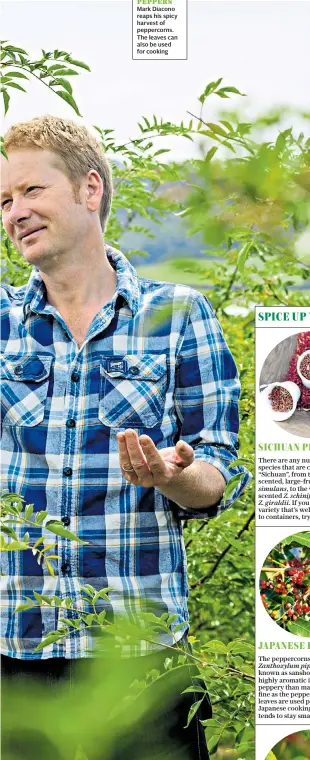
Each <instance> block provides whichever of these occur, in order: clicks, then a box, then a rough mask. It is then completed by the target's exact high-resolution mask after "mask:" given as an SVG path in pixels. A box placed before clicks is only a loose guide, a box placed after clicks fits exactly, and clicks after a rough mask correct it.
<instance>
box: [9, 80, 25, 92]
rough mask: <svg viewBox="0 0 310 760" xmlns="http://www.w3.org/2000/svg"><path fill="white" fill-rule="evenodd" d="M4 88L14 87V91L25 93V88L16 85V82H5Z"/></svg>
mask: <svg viewBox="0 0 310 760" xmlns="http://www.w3.org/2000/svg"><path fill="white" fill-rule="evenodd" d="M6 87H14V88H15V90H21V91H22V92H26V90H25V88H24V87H22V86H21V85H20V84H17V82H7V83H6Z"/></svg>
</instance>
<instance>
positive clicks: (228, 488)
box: [224, 472, 244, 502]
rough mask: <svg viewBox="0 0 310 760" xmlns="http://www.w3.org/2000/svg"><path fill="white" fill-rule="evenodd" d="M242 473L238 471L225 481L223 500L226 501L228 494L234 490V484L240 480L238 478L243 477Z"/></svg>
mask: <svg viewBox="0 0 310 760" xmlns="http://www.w3.org/2000/svg"><path fill="white" fill-rule="evenodd" d="M243 476H244V473H243V472H238V473H237V474H236V475H233V476H232V478H230V480H229V481H228V483H227V486H226V488H225V491H224V501H225V502H226V501H228V499H229V498H230V496H231V495H232V493H233V491H234V490H235V488H236V486H237V485H238V483H239V482H240V480H241V479H242V478H243Z"/></svg>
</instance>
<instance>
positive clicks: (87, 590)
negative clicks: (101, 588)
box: [81, 583, 96, 599]
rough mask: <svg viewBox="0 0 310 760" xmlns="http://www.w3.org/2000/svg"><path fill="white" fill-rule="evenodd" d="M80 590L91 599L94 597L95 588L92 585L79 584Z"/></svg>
mask: <svg viewBox="0 0 310 760" xmlns="http://www.w3.org/2000/svg"><path fill="white" fill-rule="evenodd" d="M81 591H84V593H85V594H87V596H90V598H91V599H93V598H94V596H95V593H96V589H95V588H94V587H93V586H90V585H89V583H86V585H85V586H81Z"/></svg>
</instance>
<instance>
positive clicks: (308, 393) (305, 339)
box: [282, 331, 310, 409]
mask: <svg viewBox="0 0 310 760" xmlns="http://www.w3.org/2000/svg"><path fill="white" fill-rule="evenodd" d="M309 349H310V331H307V332H302V333H299V335H298V336H297V345H296V351H295V353H294V355H293V356H292V358H291V361H290V365H289V369H288V373H287V375H286V376H285V377H283V378H282V380H292V382H293V383H297V385H298V386H299V388H300V391H301V394H300V398H299V401H298V407H302V408H304V409H310V388H306V387H305V386H304V385H303V383H302V381H301V378H300V377H299V374H298V372H297V362H298V359H299V357H300V356H301V354H303V353H304V351H308V350H309ZM305 377H307V375H305Z"/></svg>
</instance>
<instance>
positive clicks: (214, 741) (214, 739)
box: [208, 734, 221, 753]
mask: <svg viewBox="0 0 310 760" xmlns="http://www.w3.org/2000/svg"><path fill="white" fill-rule="evenodd" d="M220 738H221V734H213V736H211V737H210V739H208V749H209V752H211V753H212V752H215V750H216V748H217V745H218V743H219V741H220Z"/></svg>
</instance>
